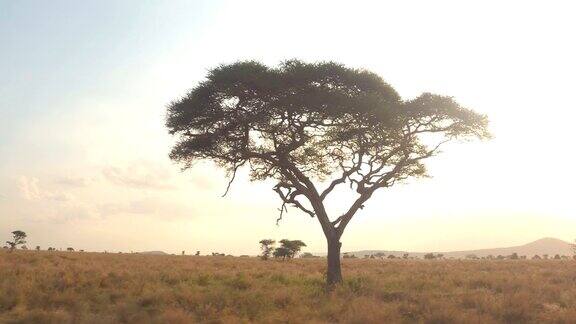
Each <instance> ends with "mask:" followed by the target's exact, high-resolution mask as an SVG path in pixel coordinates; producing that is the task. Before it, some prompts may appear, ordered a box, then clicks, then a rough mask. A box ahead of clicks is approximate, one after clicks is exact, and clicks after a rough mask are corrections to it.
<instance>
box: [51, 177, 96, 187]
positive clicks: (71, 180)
mask: <svg viewBox="0 0 576 324" xmlns="http://www.w3.org/2000/svg"><path fill="white" fill-rule="evenodd" d="M91 182H92V179H89V178H84V177H71V176H64V177H60V178H58V179H56V180H55V183H56V184H59V185H63V186H67V187H87V186H88V185H89V184H90V183H91Z"/></svg>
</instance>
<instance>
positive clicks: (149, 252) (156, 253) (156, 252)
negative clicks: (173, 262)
mask: <svg viewBox="0 0 576 324" xmlns="http://www.w3.org/2000/svg"><path fill="white" fill-rule="evenodd" d="M138 253H139V254H149V255H168V253H166V252H164V251H144V252H138Z"/></svg>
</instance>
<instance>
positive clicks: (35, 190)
mask: <svg viewBox="0 0 576 324" xmlns="http://www.w3.org/2000/svg"><path fill="white" fill-rule="evenodd" d="M39 182H40V181H39V180H38V178H36V177H27V176H21V177H20V178H18V189H19V190H20V194H21V195H22V197H23V198H25V199H27V200H41V199H46V200H55V201H69V200H72V196H71V195H70V194H67V193H64V192H51V191H47V190H41V189H40V186H39Z"/></svg>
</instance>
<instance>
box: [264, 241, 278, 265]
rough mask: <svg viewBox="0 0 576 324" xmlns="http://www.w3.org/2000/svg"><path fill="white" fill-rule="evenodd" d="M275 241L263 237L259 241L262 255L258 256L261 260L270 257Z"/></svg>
mask: <svg viewBox="0 0 576 324" xmlns="http://www.w3.org/2000/svg"><path fill="white" fill-rule="evenodd" d="M275 243H276V241H274V240H272V239H264V240H261V241H260V250H262V255H261V256H260V257H261V258H262V260H268V259H269V258H270V255H271V254H272V251H273V250H274V244H275Z"/></svg>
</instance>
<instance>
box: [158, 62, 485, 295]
mask: <svg viewBox="0 0 576 324" xmlns="http://www.w3.org/2000/svg"><path fill="white" fill-rule="evenodd" d="M166 125H167V127H168V130H169V132H170V134H173V135H175V136H177V138H178V142H177V144H176V145H175V146H174V147H173V149H172V152H171V153H170V157H171V158H172V159H173V160H175V161H178V162H180V163H181V164H182V165H183V167H184V168H189V167H191V166H192V165H193V163H194V162H195V161H197V160H204V159H207V160H212V161H214V162H215V163H216V164H217V165H219V166H221V167H223V168H224V169H226V170H227V171H228V173H229V175H230V183H229V185H228V188H227V189H226V192H227V191H228V189H229V188H230V184H231V183H232V181H233V180H234V178H235V175H236V171H237V170H238V168H240V167H242V166H248V167H249V168H250V171H251V172H250V176H251V178H252V179H253V180H264V179H273V180H275V181H276V186H275V187H274V190H275V191H276V193H277V194H278V196H279V197H280V199H281V202H282V204H281V207H280V216H279V218H278V220H280V219H281V218H282V216H283V213H284V212H285V211H286V210H287V206H293V207H296V208H298V209H300V210H301V211H303V212H304V213H306V214H308V215H310V216H311V217H316V218H317V219H318V221H319V222H320V225H321V227H322V229H323V232H324V235H325V236H326V238H327V242H328V257H327V260H328V271H327V282H328V284H329V285H332V284H334V283H338V282H340V281H341V280H342V276H341V270H340V269H341V268H340V248H341V243H340V238H341V236H342V234H343V232H344V230H345V228H346V226H347V225H348V223H349V222H350V220H351V219H352V217H353V216H354V215H355V214H356V212H357V211H358V210H360V209H362V208H363V207H364V204H365V203H366V201H368V199H370V197H372V195H373V194H374V192H375V191H376V190H378V189H380V188H388V187H391V186H393V185H394V184H395V183H397V182H399V181H402V180H405V179H407V178H409V177H422V176H425V175H426V168H425V166H424V164H423V161H424V160H425V159H427V158H429V157H432V156H434V155H435V154H436V153H438V150H439V148H440V146H441V145H442V144H444V143H446V142H448V141H450V140H453V139H458V138H472V137H477V138H488V137H489V133H488V131H487V128H486V125H487V118H486V116H484V115H480V114H477V113H475V112H473V111H472V110H469V109H466V108H464V107H462V106H460V105H459V104H458V103H456V102H455V101H454V100H453V99H452V98H450V97H446V96H439V95H434V94H430V93H424V94H422V95H421V96H419V97H417V98H415V99H412V100H402V99H401V98H400V96H399V95H398V93H397V92H396V91H395V90H394V89H393V88H392V87H391V86H390V85H388V84H387V83H386V82H384V81H383V80H382V78H380V77H379V76H378V75H376V74H374V73H371V72H369V71H365V70H358V69H351V68H347V67H345V66H343V65H341V64H337V63H333V62H323V63H316V64H309V63H304V62H301V61H298V60H291V61H287V62H284V63H282V64H281V65H280V66H279V67H278V68H270V67H267V66H265V65H263V64H260V63H258V62H253V61H250V62H238V63H234V64H230V65H221V66H219V67H217V68H215V69H212V70H211V71H210V72H209V73H208V76H207V79H206V81H203V82H201V83H200V84H199V85H197V86H196V87H195V88H194V89H192V91H191V92H190V93H188V94H187V95H186V96H184V97H183V98H181V99H179V100H176V101H174V102H172V103H171V104H170V105H169V107H168V113H167V120H166ZM316 180H318V181H322V180H324V181H325V180H331V182H328V183H329V184H328V186H327V187H326V188H323V189H320V188H319V187H318V182H315V181H316ZM345 183H348V184H349V186H350V187H351V188H352V189H353V190H354V191H355V192H356V194H357V196H356V198H355V200H354V202H353V203H352V204H351V205H350V206H349V208H348V209H347V210H345V211H344V212H343V213H342V214H340V215H339V216H337V217H334V218H332V219H331V218H330V217H329V215H328V213H327V211H326V208H325V202H326V198H327V197H328V196H329V195H330V194H331V193H332V192H333V190H334V189H335V188H336V187H337V186H339V185H342V184H345Z"/></svg>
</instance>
